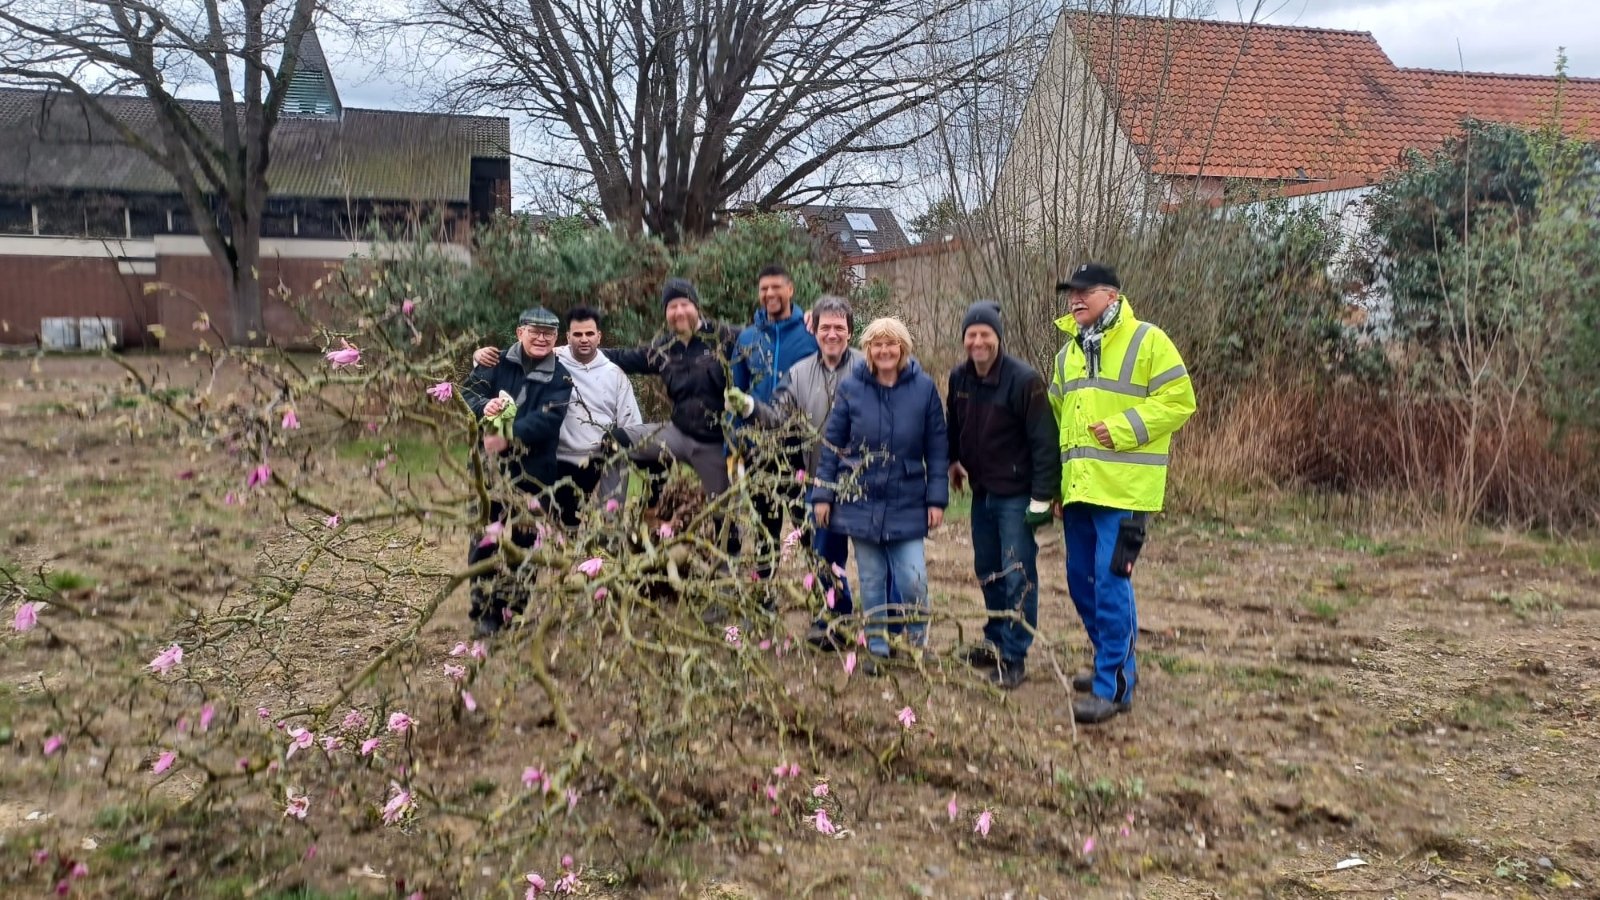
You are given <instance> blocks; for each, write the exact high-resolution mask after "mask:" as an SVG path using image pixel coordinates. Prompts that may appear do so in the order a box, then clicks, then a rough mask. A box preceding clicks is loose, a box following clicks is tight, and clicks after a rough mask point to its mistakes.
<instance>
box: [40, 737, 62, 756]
mask: <svg viewBox="0 0 1600 900" xmlns="http://www.w3.org/2000/svg"><path fill="white" fill-rule="evenodd" d="M66 745H67V739H66V738H64V737H62V736H61V735H59V734H52V735H50V736H49V737H47V738H45V739H44V755H45V756H54V755H56V752H57V751H59V750H60V749H61V748H62V747H65V746H66Z"/></svg>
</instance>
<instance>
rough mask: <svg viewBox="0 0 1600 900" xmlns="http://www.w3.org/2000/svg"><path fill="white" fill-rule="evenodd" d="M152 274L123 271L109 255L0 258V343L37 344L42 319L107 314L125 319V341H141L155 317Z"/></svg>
mask: <svg viewBox="0 0 1600 900" xmlns="http://www.w3.org/2000/svg"><path fill="white" fill-rule="evenodd" d="M147 280H149V277H148V276H140V275H122V274H119V273H118V271H117V262H116V260H114V259H111V258H110V257H100V258H98V259H95V258H83V257H73V256H6V257H0V320H4V322H5V326H6V330H4V331H3V332H0V344H33V343H36V342H37V341H38V339H39V323H40V320H42V319H45V318H51V317H56V316H71V317H74V318H76V317H82V316H104V317H109V318H114V319H118V320H119V321H121V323H122V337H123V342H124V343H125V344H129V345H133V346H138V345H139V344H140V342H141V341H142V340H143V339H144V337H145V335H146V331H145V326H146V325H148V324H150V323H152V322H154V321H156V311H155V303H154V299H153V298H152V297H150V296H148V295H146V294H145V291H144V285H145V282H146V281H147Z"/></svg>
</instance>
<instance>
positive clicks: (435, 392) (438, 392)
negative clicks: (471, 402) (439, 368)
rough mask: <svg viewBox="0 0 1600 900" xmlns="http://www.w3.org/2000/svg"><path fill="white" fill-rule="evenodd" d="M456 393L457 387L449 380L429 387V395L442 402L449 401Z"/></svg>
mask: <svg viewBox="0 0 1600 900" xmlns="http://www.w3.org/2000/svg"><path fill="white" fill-rule="evenodd" d="M455 395H456V389H455V387H454V386H453V385H451V384H450V382H448V381H441V382H439V383H438V384H436V385H434V386H433V387H431V388H428V396H429V397H432V398H433V399H435V400H437V401H439V402H440V403H449V402H450V398H451V397H454V396H455Z"/></svg>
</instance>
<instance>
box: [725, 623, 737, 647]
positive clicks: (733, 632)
mask: <svg viewBox="0 0 1600 900" xmlns="http://www.w3.org/2000/svg"><path fill="white" fill-rule="evenodd" d="M722 639H723V640H725V641H727V642H728V643H730V644H732V645H733V646H735V647H737V646H739V626H737V625H729V626H728V627H727V628H725V629H723V631H722Z"/></svg>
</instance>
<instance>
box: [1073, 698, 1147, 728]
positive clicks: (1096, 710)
mask: <svg viewBox="0 0 1600 900" xmlns="http://www.w3.org/2000/svg"><path fill="white" fill-rule="evenodd" d="M1130 709H1133V704H1132V703H1131V702H1130V703H1116V702H1113V701H1111V700H1107V699H1106V698H1104V697H1101V696H1099V695H1097V694H1090V695H1089V696H1087V697H1082V698H1080V699H1077V700H1074V701H1072V718H1073V721H1076V722H1081V723H1082V724H1084V725H1098V724H1100V723H1101V722H1104V721H1106V720H1107V719H1110V718H1112V717H1113V716H1117V715H1120V714H1122V713H1125V712H1127V711H1128V710H1130Z"/></svg>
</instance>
